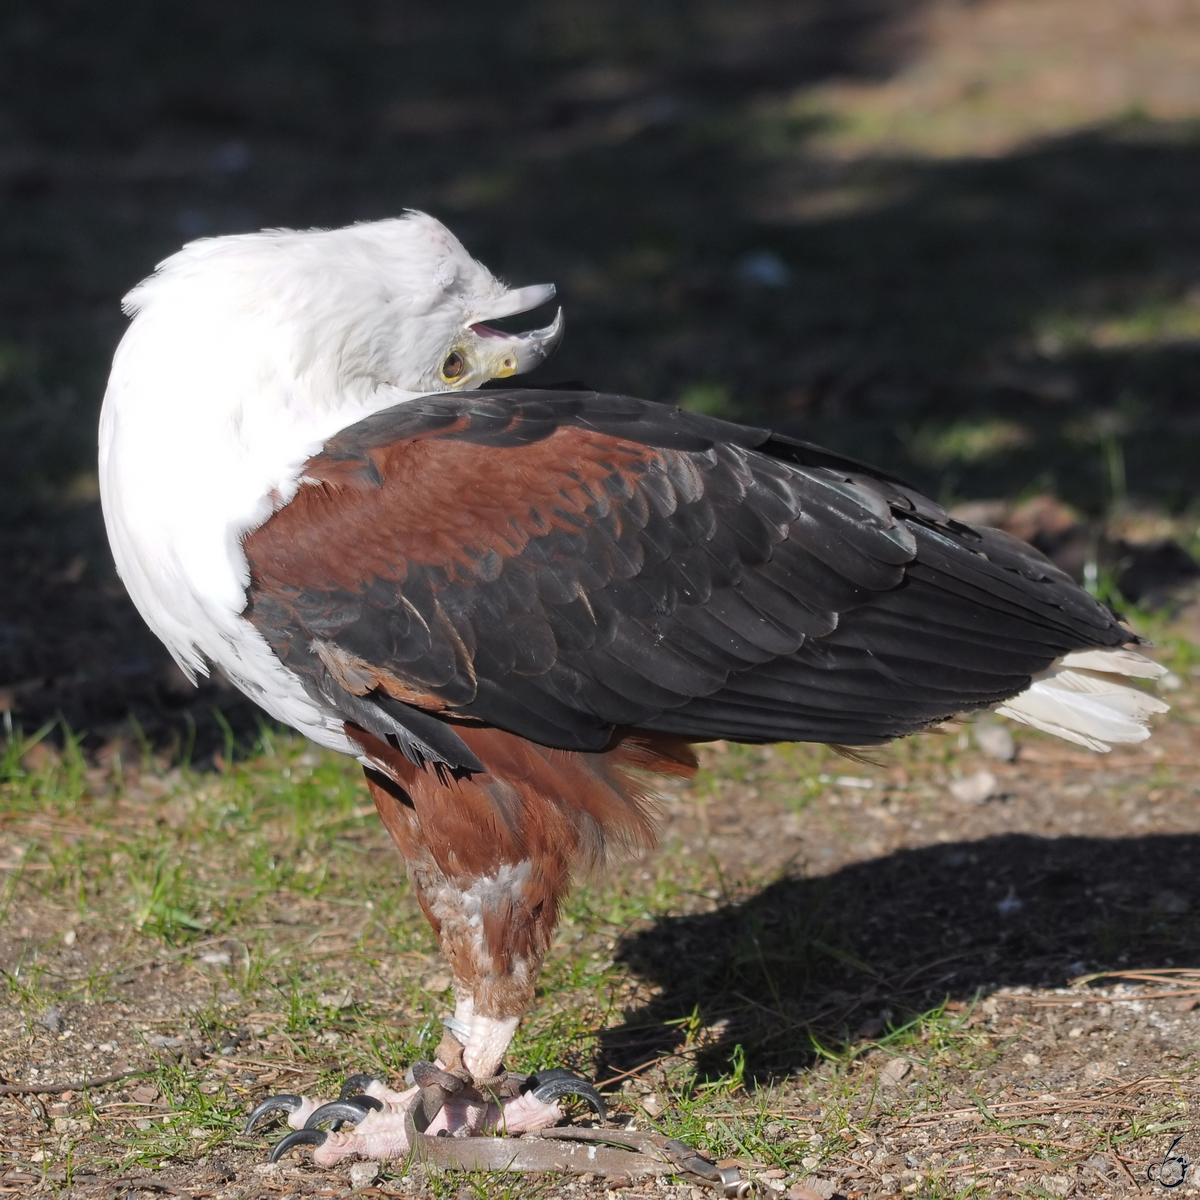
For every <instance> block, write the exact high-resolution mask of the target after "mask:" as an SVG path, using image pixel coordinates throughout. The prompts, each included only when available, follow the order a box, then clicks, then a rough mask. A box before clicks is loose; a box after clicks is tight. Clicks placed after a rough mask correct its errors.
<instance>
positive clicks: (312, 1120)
mask: <svg viewBox="0 0 1200 1200" xmlns="http://www.w3.org/2000/svg"><path fill="white" fill-rule="evenodd" d="M361 1100H366V1101H367V1103H366V1104H361V1103H359V1101H361ZM382 1108H383V1105H382V1104H380V1103H379V1101H378V1100H376V1099H375V1098H374V1097H373V1096H356V1097H355V1098H354V1099H353V1100H331V1101H330V1102H329V1103H328V1104H322V1105H321V1107H320V1108H314V1109H313V1111H312V1113H311V1114H310V1115H309V1118H308V1120H307V1121H305V1122H304V1128H305V1129H319V1128H320V1127H321V1125H323V1124H324V1123H325V1122H326V1121H332V1122H333V1126H332V1128H333V1129H335V1130H336V1129H340V1128H341V1125H342V1122H343V1121H350V1122H351V1123H353V1124H355V1125H357V1124H358V1123H359V1121H361V1120H363V1118H364V1117H366V1115H367V1113H369V1112H370V1111H371V1109H375V1110H376V1112H378V1111H379V1110H380V1109H382Z"/></svg>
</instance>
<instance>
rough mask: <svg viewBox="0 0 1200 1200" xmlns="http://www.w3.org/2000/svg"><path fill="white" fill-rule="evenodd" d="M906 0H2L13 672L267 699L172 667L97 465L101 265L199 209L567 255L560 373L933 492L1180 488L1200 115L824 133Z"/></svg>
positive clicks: (898, 34)
mask: <svg viewBox="0 0 1200 1200" xmlns="http://www.w3.org/2000/svg"><path fill="white" fill-rule="evenodd" d="M923 11H924V5H923V4H922V3H919V2H918V0H744V2H743V3H739V4H736V5H735V4H730V3H724V2H717V0H711V2H708V3H700V4H675V3H669V2H667V0H641V2H639V3H632V2H630V0H587V2H584V0H578V2H575V3H565V4H564V3H553V4H547V3H535V2H533V0H526V2H524V3H516V4H511V5H503V6H495V5H487V4H483V3H480V2H472V0H460V2H459V3H455V4H449V5H442V6H428V5H418V4H415V3H413V4H395V3H391V2H384V0H364V2H362V3H358V4H353V5H349V4H348V5H311V6H294V5H286V6H285V5H282V4H280V3H278V2H277V0H269V2H267V3H263V4H257V5H233V4H231V3H212V2H209V3H204V4H200V5H191V6H176V7H173V8H164V7H163V6H161V5H153V4H150V3H148V2H146V0H139V2H137V3H131V4H126V5H120V6H117V7H115V8H114V7H113V6H111V5H100V4H99V3H96V2H95V0H85V2H84V3H71V4H67V3H41V2H39V3H36V4H35V3H33V2H32V0H26V2H24V3H16V4H13V5H9V6H8V7H7V8H6V9H5V11H4V14H3V15H2V16H0V116H2V117H3V123H2V124H0V128H2V129H3V130H4V134H3V136H4V137H5V138H6V145H5V149H4V154H3V155H2V156H0V505H2V506H3V512H4V520H3V521H2V522H0V563H2V564H3V570H2V571H0V708H4V707H6V706H11V707H12V709H13V713H14V718H15V719H16V720H17V721H18V722H20V723H22V724H24V725H25V727H26V728H31V727H33V726H35V725H37V724H39V723H40V722H41V721H43V720H45V719H47V718H50V717H52V716H54V715H55V714H56V713H58V712H61V713H63V714H64V715H65V716H66V718H67V719H68V721H69V722H70V723H71V724H72V725H74V726H75V727H77V728H85V729H87V730H89V731H90V732H91V734H92V735H93V736H94V737H95V738H98V739H103V738H105V737H108V736H111V735H112V734H113V733H114V732H115V731H117V730H118V729H119V728H120V725H121V722H122V721H123V720H124V719H125V717H126V715H127V714H129V713H130V712H132V713H134V714H135V715H136V716H137V718H138V720H139V721H140V722H141V724H142V726H143V727H144V729H145V730H146V732H147V734H148V735H149V736H150V737H151V738H152V739H153V740H154V741H156V742H159V743H162V742H170V741H171V740H173V739H174V740H182V739H184V738H185V737H186V736H187V726H188V723H189V722H192V723H194V724H195V725H196V726H197V728H198V729H199V731H200V736H201V737H202V739H203V738H204V737H205V736H208V737H210V738H213V739H216V740H217V741H219V740H220V730H219V726H218V725H217V724H216V723H215V722H214V721H213V719H212V717H211V715H210V710H211V708H212V707H213V705H214V704H219V705H220V706H221V707H222V708H225V709H227V711H228V715H229V717H230V720H231V721H232V722H233V724H234V725H235V727H236V728H237V730H238V731H239V733H244V734H249V733H252V731H253V730H254V728H255V724H256V721H257V717H256V715H255V710H254V709H253V707H252V706H250V705H248V704H244V705H243V704H240V703H238V702H235V701H234V700H233V699H232V698H230V697H227V696H226V695H224V694H223V693H222V692H221V691H220V690H219V689H218V690H212V691H209V692H208V693H205V694H202V695H199V696H197V695H194V694H189V693H188V692H187V691H186V690H185V689H183V688H182V687H181V685H180V682H179V679H178V676H177V675H176V674H175V673H173V669H172V668H171V666H170V664H169V661H168V660H167V658H166V656H165V654H164V652H163V651H162V649H161V648H160V647H159V646H158V645H157V643H156V642H155V640H154V639H153V637H152V635H150V634H149V632H148V631H147V630H146V629H145V628H144V627H143V625H142V623H141V621H140V619H139V618H138V617H137V615H136V613H134V612H133V610H132V608H131V606H130V604H129V602H128V600H127V599H126V597H125V595H124V591H123V589H122V587H121V585H120V583H119V581H117V579H116V578H115V575H114V572H113V569H112V565H111V560H110V558H109V555H108V552H107V548H106V546H105V542H104V537H103V530H102V525H101V520H100V515H99V507H98V503H97V498H96V481H95V466H94V438H95V421H96V414H97V411H98V407H99V402H100V397H101V395H102V392H103V386H104V378H105V375H106V372H107V367H108V362H109V360H110V358H111V354H112V350H113V347H114V346H115V344H116V342H117V340H118V339H119V337H120V334H121V332H122V328H123V320H122V318H121V316H120V312H119V298H120V296H121V295H122V294H123V293H124V292H125V291H126V290H127V289H128V288H129V287H130V286H131V285H132V284H133V283H135V282H136V281H137V280H138V279H139V278H141V277H142V276H144V275H145V274H146V273H147V272H148V271H149V270H150V269H151V268H152V267H153V265H154V263H155V262H156V261H157V260H158V259H160V258H161V257H163V256H164V255H166V254H168V253H170V252H171V251H172V250H174V249H176V248H177V247H178V246H179V245H180V244H181V243H182V242H183V241H186V240H189V239H191V238H194V237H197V236H203V235H208V234H220V233H229V232H237V231H242V230H247V229H257V228H260V227H262V226H274V225H292V226H302V227H303V226H312V225H336V224H342V223H345V222H348V221H354V220H361V219H370V218H376V217H382V216H386V215H393V214H395V213H397V212H399V211H400V210H402V209H403V208H404V207H406V206H409V205H414V206H419V207H424V208H427V209H429V210H431V211H433V212H434V213H436V214H437V215H439V216H441V217H443V218H444V219H445V220H447V221H448V222H449V223H450V224H451V225H452V226H453V227H454V228H455V229H456V231H458V232H459V233H460V235H461V236H462V237H463V238H464V240H465V241H466V242H467V244H468V246H469V247H470V248H471V249H472V250H473V251H474V252H475V253H477V254H478V255H479V256H480V257H481V258H483V259H484V260H485V261H486V262H488V263H489V264H490V265H491V266H493V267H494V268H495V269H496V270H498V271H500V272H502V273H503V274H504V275H505V276H506V277H507V278H509V279H510V280H511V281H512V282H515V283H525V282H532V281H534V280H537V279H545V278H549V279H554V280H555V281H556V282H557V283H558V284H559V285H560V288H561V294H562V297H563V301H564V304H565V307H566V311H567V318H568V329H569V333H568V337H567V340H566V343H565V345H564V348H563V350H562V352H561V357H560V358H559V359H557V360H556V362H555V363H554V365H553V367H552V368H551V369H552V371H553V373H554V375H555V376H557V377H560V378H578V379H586V380H588V381H589V382H591V383H592V384H593V386H597V387H601V388H606V389H613V390H625V391H631V392H635V393H639V394H642V395H649V396H653V397H656V398H662V399H678V398H680V397H689V396H690V397H691V398H692V400H693V401H696V402H701V401H702V402H704V403H707V404H709V405H710V406H715V407H716V408H719V409H723V411H726V412H729V413H733V414H738V415H742V416H744V417H746V418H748V419H754V420H760V421H765V422H768V423H771V424H774V425H778V426H782V427H785V428H787V429H789V430H792V431H797V432H802V433H803V434H804V435H805V436H807V437H810V438H813V439H816V440H824V441H827V442H829V443H831V444H833V445H835V446H836V447H838V448H840V449H844V450H849V451H851V452H853V453H855V454H857V455H859V456H862V457H867V458H872V459H875V460H877V461H880V462H881V463H882V464H884V465H886V466H889V467H891V468H892V469H895V470H899V471H901V472H903V473H905V474H907V475H909V476H911V477H914V478H915V479H916V480H917V481H918V482H920V483H921V484H922V485H924V486H926V487H928V488H930V489H931V490H933V491H934V492H935V493H937V494H941V495H952V496H962V497H978V496H994V495H998V494H1001V495H1012V494H1016V493H1018V492H1020V491H1022V490H1025V489H1028V488H1031V487H1038V488H1052V489H1054V490H1056V491H1057V492H1059V493H1060V494H1061V495H1063V496H1064V497H1065V498H1066V499H1068V500H1071V501H1073V502H1075V503H1077V504H1079V505H1081V506H1082V507H1084V508H1085V509H1087V510H1089V511H1091V512H1092V513H1095V512H1097V511H1099V510H1100V509H1101V508H1102V507H1103V506H1104V505H1106V504H1107V503H1108V502H1109V500H1110V499H1111V498H1112V489H1113V485H1114V477H1113V465H1114V462H1116V461H1117V459H1118V458H1119V459H1120V460H1122V461H1123V463H1124V478H1125V487H1126V488H1127V489H1128V492H1129V495H1130V496H1131V497H1132V498H1133V499H1135V500H1138V501H1147V502H1153V503H1156V504H1163V505H1167V506H1170V507H1181V506H1183V505H1185V504H1187V503H1188V502H1189V499H1190V497H1191V496H1193V495H1194V494H1195V492H1196V490H1197V484H1198V482H1200V481H1198V479H1197V470H1198V468H1197V463H1200V424H1198V423H1197V419H1196V416H1195V411H1196V406H1195V402H1194V399H1193V397H1194V396H1195V394H1196V392H1197V387H1198V385H1200V343H1198V341H1197V338H1196V337H1195V336H1194V332H1190V330H1191V326H1190V325H1189V324H1188V322H1187V320H1183V322H1182V324H1181V323H1180V320H1179V319H1178V314H1176V317H1174V318H1172V320H1173V321H1174V324H1172V323H1171V321H1166V323H1165V324H1163V327H1162V328H1161V329H1160V328H1159V325H1156V324H1155V322H1156V321H1157V320H1158V317H1156V314H1158V313H1161V312H1163V311H1166V310H1167V309H1170V308H1171V307H1172V306H1175V308H1176V309H1178V308H1179V306H1180V305H1181V304H1182V305H1183V308H1184V309H1185V310H1186V309H1187V306H1188V304H1191V306H1192V309H1193V310H1195V309H1200V300H1196V296H1197V294H1198V293H1197V291H1196V289H1197V287H1198V286H1200V222H1198V221H1197V219H1196V204H1195V197H1196V195H1197V194H1200V134H1198V133H1197V130H1196V128H1195V127H1193V126H1189V125H1164V124H1158V125H1156V124H1153V123H1148V122H1144V121H1136V120H1131V121H1129V122H1126V123H1122V124H1119V125H1116V126H1113V127H1111V128H1107V129H1099V130H1093V131H1091V132H1088V133H1086V134H1080V135H1077V136H1071V137H1066V138H1061V139H1058V140H1047V141H1044V142H1042V143H1039V144H1038V145H1036V146H1034V147H1032V148H1029V149H1026V150H1022V151H1020V152H1016V153H1013V154H1011V155H1008V156H1000V157H996V158H990V159H980V160H970V161H967V160H943V161H937V160H923V161H910V160H904V159H899V158H892V159H879V158H876V159H872V160H870V161H866V162H858V163H848V164H847V163H840V164H839V163H837V162H834V161H832V160H830V159H828V158H824V157H822V156H821V155H819V154H817V153H816V152H815V151H814V150H813V141H812V137H813V133H814V130H815V128H816V124H815V123H814V119H813V118H812V117H804V118H803V119H801V118H798V117H794V116H789V115H788V111H789V110H788V108H787V103H786V102H787V99H788V97H789V96H793V95H795V94H797V93H798V92H800V91H801V90H802V89H804V88H806V87H808V86H810V85H812V84H815V83H818V82H821V81H824V80H829V79H835V78H847V77H859V78H870V77H880V78H882V77H886V76H887V75H888V74H889V73H891V72H894V71H895V70H896V69H897V68H898V67H899V66H901V65H902V64H904V63H906V62H908V61H910V59H911V58H912V56H913V55H914V54H916V53H918V52H919V50H920V46H921V24H920V16H921V14H922V12H923ZM830 198H832V199H834V200H836V201H837V203H836V204H830V203H826V201H827V200H829V199H830ZM764 256H766V257H764ZM772 256H773V257H772ZM764 262H767V263H771V262H773V263H774V264H775V266H773V267H770V268H769V269H766V270H765V274H764V268H763V266H762V264H763V263H764ZM756 263H757V264H758V265H757V266H755V265H754V264H756ZM772 272H774V275H772ZM772 281H773V282H775V283H780V284H782V286H767V284H768V283H771V282H772ZM1189 298H1190V299H1189ZM1185 315H1186V314H1185ZM1114 316H1115V317H1120V318H1122V320H1117V321H1115V323H1114V322H1113V321H1111V320H1110V318H1113V317H1114ZM1105 320H1110V324H1112V325H1113V328H1112V329H1109V330H1108V331H1107V332H1106V333H1104V335H1103V336H1100V337H1095V336H1091V335H1087V334H1086V331H1084V332H1081V330H1084V327H1086V326H1087V325H1088V322H1089V321H1092V322H1103V321H1105ZM1122 322H1123V323H1122ZM1138 322H1141V325H1139V324H1138ZM1160 324H1162V322H1160ZM1196 324H1197V325H1200V316H1197V318H1196ZM1143 327H1144V328H1143ZM1145 328H1149V329H1151V331H1152V335H1151V336H1148V337H1147V336H1142V334H1144V333H1145ZM1139 329H1141V330H1142V333H1140V334H1139V332H1138V330H1139Z"/></svg>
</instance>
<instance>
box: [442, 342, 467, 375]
mask: <svg viewBox="0 0 1200 1200" xmlns="http://www.w3.org/2000/svg"><path fill="white" fill-rule="evenodd" d="M466 368H467V360H466V359H465V358H463V356H462V355H461V354H459V352H458V351H457V350H455V351H454V352H453V353H452V354H449V355H447V357H446V361H445V362H444V363H442V378H443V379H444V380H446V381H447V383H448V382H449V381H450V380H452V379H457V378H458V377H459V376H460V375H461V374H462V373H463V371H465V370H466Z"/></svg>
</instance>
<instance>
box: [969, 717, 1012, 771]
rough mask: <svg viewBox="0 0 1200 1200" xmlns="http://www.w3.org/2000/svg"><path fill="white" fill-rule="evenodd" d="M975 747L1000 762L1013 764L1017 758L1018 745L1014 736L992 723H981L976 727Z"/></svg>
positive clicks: (1001, 726) (1002, 727)
mask: <svg viewBox="0 0 1200 1200" xmlns="http://www.w3.org/2000/svg"><path fill="white" fill-rule="evenodd" d="M974 733H975V745H977V746H978V747H979V748H980V750H982V751H983V752H984V754H986V755H987V756H988V758H994V759H997V760H998V761H999V762H1012V760H1013V759H1014V758H1016V756H1017V744H1016V742H1014V741H1013V735H1012V734H1011V733H1010V732H1009V731H1008V730H1007V729H1005V727H1004V726H1003V725H997V724H995V723H994V722H992V721H980V722H978V723H977V724H976V725H975V729H974Z"/></svg>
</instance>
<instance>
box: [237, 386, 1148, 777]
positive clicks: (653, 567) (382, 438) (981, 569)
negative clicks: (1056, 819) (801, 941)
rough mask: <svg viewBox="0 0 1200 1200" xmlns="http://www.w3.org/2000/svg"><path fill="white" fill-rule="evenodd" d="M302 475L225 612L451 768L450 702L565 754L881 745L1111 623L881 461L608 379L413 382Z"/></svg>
mask: <svg viewBox="0 0 1200 1200" xmlns="http://www.w3.org/2000/svg"><path fill="white" fill-rule="evenodd" d="M306 480H307V481H306V482H305V483H304V485H303V486H302V487H301V488H300V490H299V492H298V494H297V495H296V497H295V498H294V499H293V500H292V501H291V502H290V503H289V504H287V505H286V506H285V507H283V508H282V509H281V510H280V511H279V512H277V513H276V514H275V515H274V516H273V517H272V518H271V519H270V520H269V521H267V522H266V523H265V524H264V525H263V526H262V527H261V528H260V529H258V530H256V531H255V532H253V533H252V534H250V535H249V536H248V537H247V539H246V542H245V548H246V553H247V557H248V559H249V562H250V566H251V574H252V585H251V592H250V604H249V608H248V612H247V615H248V616H249V618H250V620H251V621H253V622H254V623H255V625H256V626H257V627H258V628H259V629H260V630H261V631H262V632H263V634H264V635H265V636H266V637H267V639H268V641H269V642H270V643H271V645H272V646H273V647H274V648H275V650H276V652H277V653H278V654H279V655H280V657H281V658H282V659H283V660H284V661H285V662H286V663H287V664H288V665H289V666H290V667H292V668H293V669H294V670H296V671H297V672H298V673H299V674H300V676H301V677H302V678H303V679H305V680H306V681H307V683H308V685H309V687H310V689H311V690H313V692H314V694H319V695H320V696H322V697H323V698H324V700H325V702H326V703H328V704H330V705H331V706H332V707H333V708H335V710H337V711H340V712H343V713H344V715H345V717H346V718H347V719H349V720H352V721H354V722H355V723H356V724H359V725H362V726H364V727H365V728H368V729H370V730H371V731H372V732H373V733H374V734H375V735H376V736H378V737H380V738H382V739H383V740H385V741H390V742H391V743H392V744H394V745H398V746H401V747H402V748H404V749H405V752H406V753H408V754H409V756H410V758H412V759H413V760H414V761H415V762H416V763H421V762H424V761H427V760H432V761H435V762H439V761H440V762H442V763H444V764H445V765H446V766H447V767H448V768H451V769H453V768H467V769H470V770H474V769H476V767H477V757H476V755H474V754H473V753H472V752H470V751H469V750H468V748H467V742H466V740H464V739H465V733H464V732H463V731H464V729H465V728H466V727H467V726H465V725H464V724H463V723H464V722H468V723H469V722H474V723H476V724H479V725H485V726H491V727H495V728H499V729H504V730H507V731H509V732H511V733H514V734H517V735H519V736H521V737H524V738H528V739H531V740H532V741H535V742H538V743H541V744H543V745H547V746H555V747H559V748H562V749H575V750H585V751H599V750H602V749H603V748H604V747H606V746H607V745H608V744H609V743H610V741H611V739H612V737H613V736H614V731H615V730H616V729H619V728H622V727H638V728H642V729H648V730H660V731H663V732H669V733H671V734H673V735H676V736H679V737H682V738H689V739H693V740H701V739H705V738H713V737H729V738H734V739H739V740H746V741H768V740H819V741H834V742H840V743H844V744H869V743H874V742H881V741H885V740H888V739H890V738H892V737H895V736H898V735H901V734H904V733H908V732H912V731H914V730H916V729H920V728H923V727H925V726H927V725H928V724H930V723H932V722H934V721H937V720H940V719H942V718H944V717H946V716H948V715H950V714H952V713H956V712H961V711H964V710H967V709H971V708H977V707H981V706H984V705H990V704H994V703H996V702H997V701H999V700H1002V699H1004V698H1006V697H1008V696H1011V695H1013V694H1015V693H1016V692H1018V691H1020V690H1022V689H1023V688H1024V687H1025V686H1027V685H1028V682H1029V677H1030V676H1031V675H1032V674H1033V673H1035V672H1037V671H1039V670H1041V669H1043V668H1044V667H1045V666H1047V665H1048V664H1049V663H1050V662H1051V661H1052V660H1053V659H1054V658H1055V657H1057V656H1058V655H1060V654H1062V653H1064V652H1066V651H1068V650H1071V649H1075V648H1079V647H1082V646H1111V645H1119V644H1122V643H1124V642H1126V641H1128V640H1129V637H1130V635H1129V634H1128V633H1127V631H1125V630H1124V629H1122V628H1121V627H1120V625H1119V624H1118V623H1117V622H1116V621H1115V619H1114V618H1113V617H1112V614H1111V613H1109V612H1108V610H1107V609H1105V608H1103V606H1101V605H1099V604H1097V603H1096V602H1095V601H1094V600H1092V599H1091V597H1089V596H1087V595H1086V594H1085V593H1083V592H1082V591H1081V590H1080V589H1078V588H1077V587H1076V586H1075V585H1074V584H1073V583H1071V581H1070V580H1069V579H1067V577H1066V576H1064V575H1062V574H1061V573H1060V572H1058V571H1057V570H1056V569H1055V568H1054V567H1053V566H1051V565H1050V564H1049V563H1048V562H1046V560H1044V559H1043V558H1041V556H1039V555H1038V554H1037V553H1036V552H1035V551H1033V550H1032V549H1030V548H1029V547H1028V546H1025V545H1024V544H1023V543H1019V542H1016V541H1014V540H1013V539H1009V538H1006V537H1005V535H1003V534H1000V533H997V532H996V531H991V530H976V529H972V528H970V527H968V526H964V525H961V524H959V523H957V522H955V521H952V520H950V519H949V518H948V517H947V516H946V514H945V513H944V512H943V511H942V510H941V509H940V508H938V506H937V505H936V504H934V503H933V502H932V501H929V500H928V499H926V498H925V497H922V496H920V495H919V494H918V493H916V492H915V491H914V490H913V489H911V488H909V487H908V486H907V485H905V484H903V483H902V482H901V481H899V480H896V479H893V478H891V477H890V476H886V475H884V474H882V473H879V472H873V471H871V470H870V468H866V467H863V466H862V465H861V464H858V463H854V462H852V461H850V460H845V459H841V458H839V457H838V456H836V455H833V454H832V453H830V452H828V451H823V450H820V449H819V448H816V447H812V446H808V445H807V444H805V443H801V442H795V441H791V440H789V439H786V438H782V437H779V436H778V435H770V434H768V433H767V432H765V431H763V430H756V429H749V428H746V427H743V426H737V425H731V424H728V423H726V422H721V421H717V420H713V419H711V418H705V417H701V416H698V415H696V414H690V413H683V412H680V411H679V410H677V409H674V408H671V407H669V406H665V405H656V404H652V403H649V402H645V401H638V400H632V399H629V398H627V397H613V396H598V395H595V394H591V393H564V394H558V393H546V392H531V391H519V390H514V391H512V392H489V393H483V394H478V393H477V394H464V395H452V396H438V397H429V398H426V399H424V400H420V401H414V402H412V403H409V404H406V405H400V406H397V407H396V408H393V409H389V410H387V411H385V412H382V413H379V414H377V415H376V416H373V417H371V418H368V419H367V420H365V421H362V422H360V423H359V424H357V425H355V426H352V427H351V428H349V429H347V430H345V431H343V432H342V433H341V434H339V435H338V436H337V437H336V438H334V439H332V440H331V441H330V442H329V443H328V444H327V445H326V447H325V449H324V450H323V452H322V453H321V454H320V455H318V456H317V457H315V458H314V459H313V460H312V461H311V462H310V463H309V464H308V465H307V468H306ZM346 696H350V697H351V698H352V699H351V700H349V701H347V700H345V697H346ZM418 725H419V726H420V729H417V728H415V727H416V726H418ZM410 728H411V729H412V740H411V742H406V741H405V738H404V734H403V730H406V729H410ZM397 730H400V731H401V732H397Z"/></svg>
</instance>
